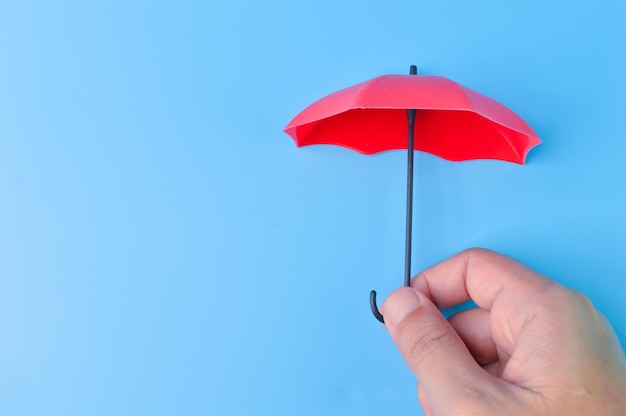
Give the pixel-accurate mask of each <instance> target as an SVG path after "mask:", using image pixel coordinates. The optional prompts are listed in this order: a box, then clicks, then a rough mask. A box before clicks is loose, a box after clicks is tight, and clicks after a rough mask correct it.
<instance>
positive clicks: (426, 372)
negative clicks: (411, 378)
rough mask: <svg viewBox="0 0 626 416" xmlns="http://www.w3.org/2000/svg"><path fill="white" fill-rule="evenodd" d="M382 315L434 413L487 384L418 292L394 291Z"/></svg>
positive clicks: (438, 314) (448, 327)
mask: <svg viewBox="0 0 626 416" xmlns="http://www.w3.org/2000/svg"><path fill="white" fill-rule="evenodd" d="M382 312H383V315H384V316H385V326H386V327H387V329H388V330H389V333H390V334H391V337H392V339H393V341H394V342H395V344H396V346H397V347H398V350H399V351H400V353H401V354H402V356H403V357H404V360H405V361H406V362H407V364H408V365H409V368H410V369H411V371H412V372H413V374H414V375H415V377H417V379H418V380H419V383H420V387H421V388H422V389H423V390H424V392H425V393H426V396H427V397H428V402H429V404H430V406H431V407H432V408H433V409H434V410H435V413H436V414H438V412H437V410H439V411H442V410H444V409H449V407H450V405H453V404H454V403H455V401H456V400H458V399H460V398H462V397H463V396H464V395H466V394H467V392H468V391H471V390H474V391H475V390H476V389H477V388H480V387H479V386H480V385H484V384H483V383H482V382H485V381H488V380H486V375H487V373H485V372H484V370H482V368H480V366H479V365H478V363H477V362H476V361H475V360H474V358H473V357H472V355H471V354H470V352H469V351H468V349H467V348H466V347H465V344H464V343H463V341H462V340H461V338H460V337H459V335H458V334H457V333H456V331H455V330H454V329H453V328H452V326H451V325H450V324H449V323H448V321H447V320H446V319H445V318H444V316H443V315H442V314H441V312H440V311H439V309H438V308H437V307H436V306H435V305H434V304H433V303H432V302H431V301H430V299H428V297H426V295H424V294H423V293H422V292H420V291H419V290H416V289H414V288H411V287H404V288H401V289H398V290H396V291H395V292H394V293H392V294H391V295H390V296H389V298H387V300H386V301H385V303H384V305H383V307H382ZM481 381H482V382H481ZM485 387H486V386H485ZM444 412H445V410H444Z"/></svg>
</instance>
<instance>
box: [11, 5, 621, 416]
mask: <svg viewBox="0 0 626 416" xmlns="http://www.w3.org/2000/svg"><path fill="white" fill-rule="evenodd" d="M56 3H57V4H56V5H55V4H53V2H47V1H40V2H37V1H25V0H19V1H17V0H15V1H10V0H8V1H7V0H5V1H2V2H0V413H1V414H3V415H20V416H27V415H144V414H145V415H200V414H203V415H275V414H285V415H292V414H293V415H295V414H298V415H321V414H324V415H347V414H359V415H381V414H388V415H394V414H398V415H400V414H416V412H418V411H417V400H416V398H415V380H414V379H413V377H412V375H411V374H410V373H409V371H408V370H407V369H406V368H405V366H404V364H403V362H402V360H401V358H400V356H399V354H398V353H397V352H396V351H395V349H394V347H393V345H392V343H391V341H390V340H389V338H388V335H387V334H386V332H385V331H384V330H383V329H382V328H381V327H380V326H379V325H378V324H377V323H376V321H375V320H374V319H373V317H372V316H371V313H370V311H369V306H368V300H367V299H368V293H369V290H370V289H377V290H379V293H380V296H381V298H383V297H384V296H386V295H387V294H388V293H390V292H391V291H392V290H393V289H395V288H396V287H397V286H399V285H400V284H401V282H402V270H403V257H404V251H403V250H404V247H403V242H404V236H403V232H404V230H403V226H404V192H405V189H404V187H405V183H404V180H405V154H404V153H403V152H389V153H385V154H380V155H376V156H373V157H366V156H363V155H360V154H357V153H354V152H351V151H349V150H346V149H342V148H335V147H330V146H312V147H307V148H302V149H297V148H296V147H295V146H294V144H293V142H292V141H291V139H290V138H289V137H288V136H287V135H285V134H284V133H282V128H283V127H284V126H285V125H286V124H287V122H289V120H290V119H291V118H292V117H293V116H295V115H296V114H297V113H298V112H299V111H300V110H301V109H303V108H304V107H306V106H307V105H308V104H310V103H311V102H313V101H315V100H316V99H318V98H320V97H322V96H323V95H326V94H327V93H330V92H332V91H334V90H337V89H340V88H343V87H346V86H349V85H352V84H355V83H357V82H360V81H364V80H366V79H369V78H371V77H374V76H377V75H381V74H385V73H405V72H406V71H408V67H409V65H410V64H417V65H418V66H419V68H420V72H421V73H423V74H431V75H442V76H446V77H449V78H452V79H454V80H456V81H458V82H461V83H463V84H465V85H467V86H468V87H470V88H473V89H475V90H477V91H480V92H482V93H484V94H486V95H489V96H491V97H492V98H494V99H497V100H499V101H501V102H502V103H504V104H505V105H507V106H509V107H510V108H511V109H513V110H514V111H516V112H517V113H518V114H519V115H520V116H522V117H523V118H524V119H525V120H526V121H527V122H528V123H529V124H530V125H531V126H533V128H534V129H535V130H536V131H537V132H538V134H539V135H540V136H541V137H542V139H543V140H544V143H543V144H542V145H541V146H539V147H538V148H536V149H535V150H533V151H532V152H531V154H530V156H529V159H528V165H526V166H517V165H513V164H507V163H503V162H494V161H474V162H465V163H458V164H455V163H451V162H446V161H443V160H441V159H438V158H436V157H433V156H429V155H425V154H416V164H417V165H416V188H415V191H416V211H415V251H414V254H415V256H414V262H413V267H414V269H415V270H418V269H421V268H423V267H426V266H428V265H430V264H433V263H435V262H437V261H439V260H442V259H444V258H446V257H448V256H450V255H452V254H454V253H455V252H457V251H459V250H461V249H464V248H467V247H469V246H484V247H488V248H492V249H495V250H499V251H501V252H504V253H506V254H508V255H511V256H513V257H515V258H517V259H519V260H521V261H523V262H525V263H527V264H528V265H530V266H532V267H534V268H537V269H539V270H540V271H542V272H544V273H546V274H548V275H550V276H552V277H553V278H555V279H558V280H559V281H561V282H563V283H565V284H568V285H570V286H573V287H575V288H578V289H581V290H583V291H585V292H586V293H587V294H588V295H589V296H590V297H591V299H592V300H593V302H594V303H595V304H596V305H597V307H598V308H599V309H601V310H602V311H603V312H605V314H606V315H607V316H608V318H609V319H610V320H611V321H612V322H613V324H614V326H615V328H616V330H617V331H618V333H619V336H620V338H621V340H622V342H624V341H626V306H625V305H626V303H625V302H624V295H625V294H626V279H625V276H626V256H625V248H626V216H625V215H624V212H626V210H625V208H626V207H625V205H626V204H625V201H626V200H625V196H624V189H625V186H626V185H625V184H626V167H625V165H624V162H623V160H624V153H625V151H626V144H625V142H626V140H625V139H626V124H624V114H625V110H626V101H625V100H624V96H625V94H626V83H625V82H624V77H623V73H624V72H625V70H626V65H625V61H626V60H625V59H624V58H625V49H624V47H623V40H624V39H626V29H625V26H624V24H623V17H624V16H625V15H626V13H625V11H626V10H625V6H624V2H623V1H617V0H615V1H610V0H609V1H604V2H600V3H593V4H592V3H590V2H582V1H574V2H571V1H565V0H558V1H551V2H545V1H538V0H531V1H524V2H500V1H495V0H489V1H483V2H478V3H477V2H465V1H440V2H424V1H395V2H376V1H362V0H361V1H344V2H336V1H328V0H321V1H306V2H288V1H269V2H247V3H242V2H211V1H209V2H202V1H178V2H170V3H169V4H167V3H164V2H161V3H158V2H148V1H135V2H128V1H106V2H105V1H102V2H95V1H94V2H83V1H65V2H63V1H59V2H56Z"/></svg>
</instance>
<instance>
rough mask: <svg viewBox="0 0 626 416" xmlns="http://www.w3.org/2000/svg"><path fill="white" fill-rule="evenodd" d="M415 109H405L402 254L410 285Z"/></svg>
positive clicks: (405, 282) (405, 278)
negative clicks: (404, 211) (405, 163)
mask: <svg viewBox="0 0 626 416" xmlns="http://www.w3.org/2000/svg"><path fill="white" fill-rule="evenodd" d="M416 113H417V111H416V110H407V117H408V121H409V123H408V124H409V139H408V145H407V169H406V172H407V175H406V245H405V247H406V248H405V255H404V286H407V287H408V286H410V285H411V241H412V232H413V156H414V153H415V152H414V149H415V115H416Z"/></svg>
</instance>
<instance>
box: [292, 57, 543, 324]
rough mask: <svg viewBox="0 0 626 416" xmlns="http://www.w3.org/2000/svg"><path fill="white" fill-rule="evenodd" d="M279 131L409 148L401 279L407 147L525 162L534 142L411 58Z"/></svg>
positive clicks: (356, 146) (524, 128) (516, 122)
mask: <svg viewBox="0 0 626 416" xmlns="http://www.w3.org/2000/svg"><path fill="white" fill-rule="evenodd" d="M407 123H408V134H407V130H406V126H407ZM416 130H417V133H416ZM285 132H286V133H287V134H289V135H290V136H291V137H292V138H293V139H294V141H295V142H296V145H297V146H299V147H300V146H307V145H311V144H334V145H339V146H344V147H347V148H350V149H353V150H356V151H357V152H361V153H365V154H373V153H378V152H382V151H386V150H394V149H407V150H408V159H407V215H406V252H405V274H404V285H405V286H409V285H410V279H411V230H412V215H413V150H414V149H417V150H421V151H424V152H428V153H431V154H433V155H436V156H439V157H441V158H444V159H447V160H451V161H462V160H471V159H498V160H504V161H508V162H514V163H519V164H524V162H525V160H526V155H527V154H528V152H529V151H530V149H532V148H533V147H535V146H536V145H538V144H539V143H541V140H540V139H539V137H537V134H536V133H535V132H534V131H533V130H532V128H530V126H528V124H526V122H524V120H522V119H521V118H520V117H519V116H517V115H516V114H515V113H514V112H513V111H511V110H509V109H508V108H507V107H505V106H504V105H502V104H500V103H499V102H497V101H495V100H493V99H491V98H489V97H487V96H485V95H482V94H480V93H478V92H476V91H473V90H470V89H469V88H467V87H464V86H462V85H460V84H458V83H456V82H454V81H451V80H449V79H447V78H443V77H438V76H425V75H417V67H415V66H411V71H410V75H383V76H380V77H376V78H373V79H371V80H369V81H365V82H362V83H360V84H357V85H354V86H352V87H349V88H346V89H343V90H340V91H337V92H335V93H333V94H330V95H328V96H326V97H324V98H322V99H320V100H318V101H316V102H314V103H313V104H311V105H310V106H309V107H307V108H305V109H304V110H303V111H302V112H301V113H300V114H298V115H297V116H296V117H295V118H294V119H293V120H291V122H290V123H289V124H288V125H287V127H285ZM415 137H416V138H415ZM370 304H371V308H372V312H373V313H374V316H376V318H377V319H378V320H379V321H381V322H384V320H383V316H382V315H381V314H380V312H379V311H378V307H377V306H376V292H375V291H372V292H371V294H370Z"/></svg>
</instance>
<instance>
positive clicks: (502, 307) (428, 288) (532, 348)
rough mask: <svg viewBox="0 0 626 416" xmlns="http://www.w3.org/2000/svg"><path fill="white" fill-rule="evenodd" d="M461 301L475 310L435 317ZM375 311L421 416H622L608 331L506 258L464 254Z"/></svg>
mask: <svg viewBox="0 0 626 416" xmlns="http://www.w3.org/2000/svg"><path fill="white" fill-rule="evenodd" d="M470 299H471V300H473V301H474V302H475V303H476V304H477V305H478V308H474V309H470V310H466V311H462V312H459V313H457V314H455V315H453V316H451V317H450V318H449V319H448V320H446V319H445V318H444V316H443V315H442V314H441V313H440V312H439V308H442V309H445V308H449V307H452V306H455V305H458V304H461V303H463V302H465V301H467V300H470ZM381 310H382V313H383V315H384V316H385V326H386V327H387V329H388V330H389V333H390V334H391V337H392V338H393V340H394V342H395V343H396V346H397V347H398V349H399V351H400V353H401V354H402V356H403V357H404V359H405V361H406V362H407V364H408V365H409V367H410V369H411V371H412V372H413V374H414V375H415V376H416V377H417V379H418V381H419V385H418V389H417V393H418V399H419V402H420V404H421V406H422V408H423V410H424V412H425V413H426V415H428V416H473V415H481V416H491V415H499V416H500V415H507V416H510V415H524V416H528V415H533V416H534V415H577V416H587V415H593V416H597V415H606V416H609V415H610V416H613V415H622V416H623V415H626V359H625V357H624V352H623V351H622V348H621V346H620V343H619V341H618V339H617V337H616V335H615V333H614V331H613V329H612V328H611V326H610V324H609V323H608V321H607V320H606V319H605V318H604V316H603V315H601V314H600V313H599V312H598V311H597V310H596V309H595V308H594V307H593V305H592V304H591V302H590V301H589V300H588V299H587V298H586V297H585V296H584V295H582V294H581V293H579V292H576V291H574V290H572V289H568V288H566V287H564V286H562V285H560V284H558V283H556V282H554V281H552V280H550V279H548V278H547V277H544V276H542V275H540V274H539V273H536V272H534V271H532V270H530V269H528V268H527V267H525V266H523V265H521V264H519V263H517V262H515V261H513V260H511V259H509V258H507V257H504V256H502V255H499V254H496V253H494V252H491V251H488V250H483V249H471V250H467V251H464V252H462V253H460V254H457V255H456V256H454V257H452V258H450V259H448V260H446V261H444V262H442V263H440V264H438V265H436V266H434V267H432V268H430V269H428V270H426V271H424V272H422V273H420V274H418V275H417V276H415V277H414V278H413V280H412V282H411V288H401V289H398V290H397V291H395V292H394V293H392V294H391V295H390V296H389V298H388V299H387V300H386V301H385V303H384V304H383V306H382V308H381Z"/></svg>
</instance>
